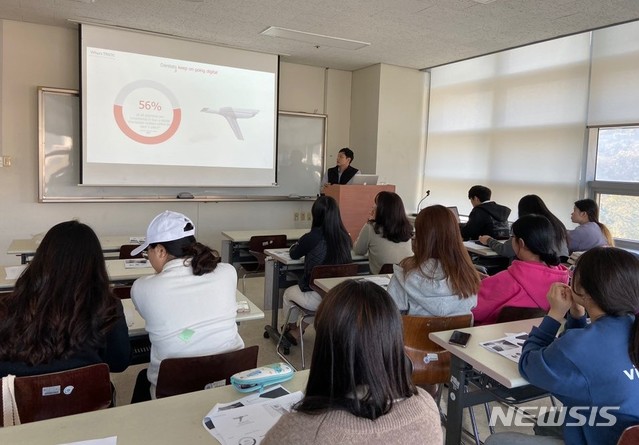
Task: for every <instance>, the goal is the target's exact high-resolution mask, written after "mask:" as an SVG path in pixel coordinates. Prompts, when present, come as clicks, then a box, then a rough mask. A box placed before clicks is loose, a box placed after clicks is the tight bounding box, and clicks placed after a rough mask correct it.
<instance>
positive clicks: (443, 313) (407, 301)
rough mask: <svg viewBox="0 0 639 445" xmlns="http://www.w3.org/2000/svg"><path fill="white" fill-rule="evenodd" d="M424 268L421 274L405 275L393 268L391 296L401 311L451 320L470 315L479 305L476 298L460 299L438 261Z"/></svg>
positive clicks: (429, 263)
mask: <svg viewBox="0 0 639 445" xmlns="http://www.w3.org/2000/svg"><path fill="white" fill-rule="evenodd" d="M421 269H422V270H421V272H420V271H419V270H413V271H412V272H410V273H409V274H408V276H406V275H404V269H402V268H401V267H400V266H395V267H394V273H393V277H392V278H391V280H390V283H389V284H388V293H389V294H390V295H391V297H392V298H393V300H395V303H396V304H397V307H398V308H399V310H400V311H406V310H408V314H409V315H424V316H431V317H449V316H453V315H463V314H470V310H471V309H472V308H474V307H475V306H477V295H473V296H471V297H469V298H459V297H458V296H457V295H455V294H453V291H452V290H451V289H450V287H449V286H448V280H447V279H446V276H445V275H444V270H443V269H442V267H441V264H440V263H439V261H437V260H435V259H429V260H427V261H426V262H425V263H424V264H422V265H421Z"/></svg>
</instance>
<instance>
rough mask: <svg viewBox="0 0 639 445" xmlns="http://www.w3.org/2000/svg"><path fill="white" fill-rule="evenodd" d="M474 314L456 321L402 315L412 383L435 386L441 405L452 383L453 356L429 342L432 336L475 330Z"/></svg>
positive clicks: (453, 318)
mask: <svg viewBox="0 0 639 445" xmlns="http://www.w3.org/2000/svg"><path fill="white" fill-rule="evenodd" d="M472 323H473V316H472V314H467V315H457V316H454V317H420V316H414V315H402V326H403V331H404V350H405V351H406V355H407V356H408V358H409V359H410V361H411V364H412V369H413V372H412V379H413V383H414V384H415V385H417V386H431V387H434V388H435V389H436V391H429V392H432V393H433V394H432V395H433V397H435V401H436V402H437V404H438V405H439V401H440V398H441V387H442V384H443V383H448V382H449V381H450V352H448V351H446V350H445V349H444V348H442V347H441V346H439V345H437V344H436V343H434V342H433V341H431V340H430V339H429V338H428V334H429V333H431V332H438V331H448V330H450V329H460V328H467V327H470V326H472Z"/></svg>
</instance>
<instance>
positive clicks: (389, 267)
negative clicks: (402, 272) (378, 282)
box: [379, 263, 394, 275]
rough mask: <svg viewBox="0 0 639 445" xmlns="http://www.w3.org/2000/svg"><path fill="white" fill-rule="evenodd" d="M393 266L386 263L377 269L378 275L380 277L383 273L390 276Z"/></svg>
mask: <svg viewBox="0 0 639 445" xmlns="http://www.w3.org/2000/svg"><path fill="white" fill-rule="evenodd" d="M393 266H394V264H393V263H386V264H383V265H382V267H381V268H380V269H379V273H380V275H381V274H385V273H390V274H392V273H393V272H394V270H393Z"/></svg>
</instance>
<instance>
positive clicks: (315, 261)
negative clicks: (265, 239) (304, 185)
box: [282, 196, 352, 345]
mask: <svg viewBox="0 0 639 445" xmlns="http://www.w3.org/2000/svg"><path fill="white" fill-rule="evenodd" d="M311 214H312V215H313V223H312V226H311V231H310V232H308V233H306V234H304V235H302V237H301V238H300V239H299V241H298V242H297V243H295V244H293V245H292V246H291V249H290V251H289V253H290V255H291V258H292V259H294V260H297V259H300V258H302V257H304V275H303V276H302V278H301V279H300V280H299V283H298V284H296V285H294V286H291V287H289V288H288V289H286V290H285V291H284V297H283V298H284V303H283V307H284V312H285V313H288V310H289V309H290V308H291V307H292V304H291V302H295V303H296V304H298V305H299V306H301V307H303V308H306V309H309V310H311V311H314V310H316V309H317V307H318V306H319V304H320V302H321V301H322V297H320V295H319V294H318V293H317V292H315V291H314V290H313V289H311V288H310V286H309V281H310V279H311V272H312V271H313V268H314V267H315V266H319V265H321V264H347V263H350V262H351V261H352V257H351V245H352V242H351V237H350V236H349V235H348V232H347V231H346V228H345V227H344V224H343V223H342V218H341V216H340V213H339V207H338V206H337V201H335V199H333V198H331V197H330V196H320V197H319V198H317V199H316V200H315V202H314V203H313V207H312V208H311ZM299 315H300V314H299V311H298V310H293V311H292V312H291V319H292V320H297V318H298V317H299ZM304 327H305V326H304ZM304 327H303V328H302V330H303V329H304ZM282 335H284V337H285V338H286V340H288V342H289V343H291V344H292V345H297V340H299V330H298V329H297V325H296V324H295V323H289V324H288V325H286V326H284V331H283V333H282Z"/></svg>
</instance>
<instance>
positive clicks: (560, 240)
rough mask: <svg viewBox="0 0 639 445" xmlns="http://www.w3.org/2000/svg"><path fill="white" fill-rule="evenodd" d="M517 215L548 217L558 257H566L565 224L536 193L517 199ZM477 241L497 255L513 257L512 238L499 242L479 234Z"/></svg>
mask: <svg viewBox="0 0 639 445" xmlns="http://www.w3.org/2000/svg"><path fill="white" fill-rule="evenodd" d="M517 210H518V213H519V217H520V218H521V217H522V216H526V215H541V216H545V217H546V218H548V221H550V223H551V224H552V226H553V228H554V230H555V242H556V243H557V246H558V252H559V257H560V258H566V259H567V258H568V242H567V239H568V237H567V235H566V226H564V224H563V223H562V222H561V221H560V220H559V218H557V217H556V216H555V215H553V213H552V212H551V211H550V210H549V209H548V207H546V203H544V201H543V199H541V198H540V197H539V196H537V195H526V196H524V197H523V198H521V199H520V200H519V204H518V206H517ZM479 241H480V242H481V243H482V244H484V245H486V246H488V247H490V248H491V249H492V250H494V251H495V252H497V253H498V254H499V255H501V256H503V257H506V258H511V259H512V258H515V256H516V255H515V250H514V249H513V244H512V243H513V239H512V237H510V238H509V239H508V240H507V241H506V242H500V241H498V240H496V239H494V238H492V237H491V236H490V235H481V236H480V237H479Z"/></svg>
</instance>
